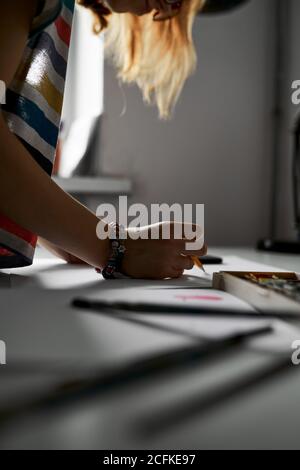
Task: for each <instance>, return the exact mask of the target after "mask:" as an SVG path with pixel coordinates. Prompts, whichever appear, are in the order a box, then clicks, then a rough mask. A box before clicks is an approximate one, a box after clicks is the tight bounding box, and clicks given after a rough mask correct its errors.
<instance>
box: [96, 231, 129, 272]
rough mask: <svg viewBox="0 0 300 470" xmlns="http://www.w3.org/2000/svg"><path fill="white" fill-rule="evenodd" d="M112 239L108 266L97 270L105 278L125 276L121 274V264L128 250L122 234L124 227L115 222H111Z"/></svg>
mask: <svg viewBox="0 0 300 470" xmlns="http://www.w3.org/2000/svg"><path fill="white" fill-rule="evenodd" d="M109 230H110V240H111V253H110V255H109V259H108V262H107V264H106V266H105V267H104V268H103V269H102V270H101V269H98V268H97V269H96V271H97V272H98V273H100V274H102V276H103V277H104V279H117V278H119V277H124V276H123V275H122V274H121V265H122V261H123V257H124V254H125V251H126V248H125V245H124V237H123V236H122V231H124V228H123V227H120V226H119V225H118V224H117V223H115V222H113V223H110V224H109Z"/></svg>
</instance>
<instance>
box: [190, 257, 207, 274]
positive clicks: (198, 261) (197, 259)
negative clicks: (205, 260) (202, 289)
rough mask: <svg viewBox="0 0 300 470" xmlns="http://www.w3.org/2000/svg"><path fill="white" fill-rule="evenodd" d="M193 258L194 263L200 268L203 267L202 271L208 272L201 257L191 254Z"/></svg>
mask: <svg viewBox="0 0 300 470" xmlns="http://www.w3.org/2000/svg"><path fill="white" fill-rule="evenodd" d="M191 259H192V260H193V262H194V264H195V265H196V266H197V267H198V268H199V269H202V271H203V272H204V273H206V271H205V269H204V267H203V264H202V263H201V261H200V259H199V258H198V256H191Z"/></svg>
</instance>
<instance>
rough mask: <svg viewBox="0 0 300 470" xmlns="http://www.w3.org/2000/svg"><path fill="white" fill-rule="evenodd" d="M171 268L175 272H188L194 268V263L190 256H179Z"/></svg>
mask: <svg viewBox="0 0 300 470" xmlns="http://www.w3.org/2000/svg"><path fill="white" fill-rule="evenodd" d="M173 267H174V268H175V269H177V270H186V269H188V270H189V269H192V268H193V267H194V262H193V260H192V259H191V257H190V256H185V255H179V256H177V257H176V259H175V260H174V261H173Z"/></svg>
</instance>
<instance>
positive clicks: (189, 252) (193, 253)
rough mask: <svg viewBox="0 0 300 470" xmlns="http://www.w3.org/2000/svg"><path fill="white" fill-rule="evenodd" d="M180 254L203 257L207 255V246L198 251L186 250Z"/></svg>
mask: <svg viewBox="0 0 300 470" xmlns="http://www.w3.org/2000/svg"><path fill="white" fill-rule="evenodd" d="M182 254H184V255H187V256H188V255H189V256H205V255H206V254H207V245H203V247H202V248H200V249H199V250H186V249H184V250H183V251H182Z"/></svg>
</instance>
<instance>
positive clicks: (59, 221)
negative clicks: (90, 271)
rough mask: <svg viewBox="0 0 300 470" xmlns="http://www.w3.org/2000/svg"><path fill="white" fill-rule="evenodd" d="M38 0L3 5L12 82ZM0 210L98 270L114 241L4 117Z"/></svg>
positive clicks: (1, 32) (3, 65) (4, 67)
mask: <svg viewBox="0 0 300 470" xmlns="http://www.w3.org/2000/svg"><path fill="white" fill-rule="evenodd" d="M36 4H37V1H36V0H27V1H26V2H24V1H23V0H10V1H9V2H1V4H0V50H1V61H0V80H3V81H4V82H5V83H6V84H9V83H10V82H11V81H12V79H13V77H14V75H15V73H16V70H17V67H18V65H19V62H20V59H21V57H22V53H23V50H24V48H25V45H26V40H27V37H28V31H29V28H30V25H31V22H32V18H33V16H34V13H35V9H36ZM0 168H1V172H0V211H1V212H2V213H3V214H5V215H6V216H8V217H10V218H11V219H13V220H14V221H15V222H16V223H18V224H20V225H21V226H23V227H24V228H26V229H28V230H30V231H32V232H33V233H36V234H38V235H39V236H41V237H43V238H45V239H46V240H49V241H50V242H52V243H54V244H55V245H57V246H59V247H61V248H63V249H64V250H66V251H67V252H69V253H71V254H73V255H75V256H77V257H78V258H80V259H82V260H84V261H86V262H87V263H89V264H91V265H93V266H99V267H101V266H103V265H104V264H105V263H106V260H107V257H108V251H109V242H108V241H107V240H104V241H101V240H99V239H98V238H97V236H96V226H97V224H98V222H99V220H98V218H97V217H96V216H95V215H94V214H93V213H92V212H90V211H89V210H88V209H87V208H85V207H84V206H82V205H81V204H80V203H78V202H77V201H75V200H74V199H73V198H72V197H71V196H69V195H68V194H66V193H65V192H64V191H63V190H62V189H60V188H59V187H58V186H57V185H56V184H55V183H54V182H53V181H52V180H51V178H50V177H49V176H48V175H47V174H46V173H45V172H44V171H43V170H42V169H41V168H40V167H39V165H38V164H37V163H36V162H35V161H34V159H33V158H32V157H31V155H30V154H28V152H27V151H26V149H25V148H24V147H23V145H22V144H21V143H20V142H19V141H18V139H17V138H16V137H15V136H14V135H13V134H12V133H11V132H10V131H9V129H8V127H7V125H6V123H5V121H4V119H3V116H1V115H0Z"/></svg>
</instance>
